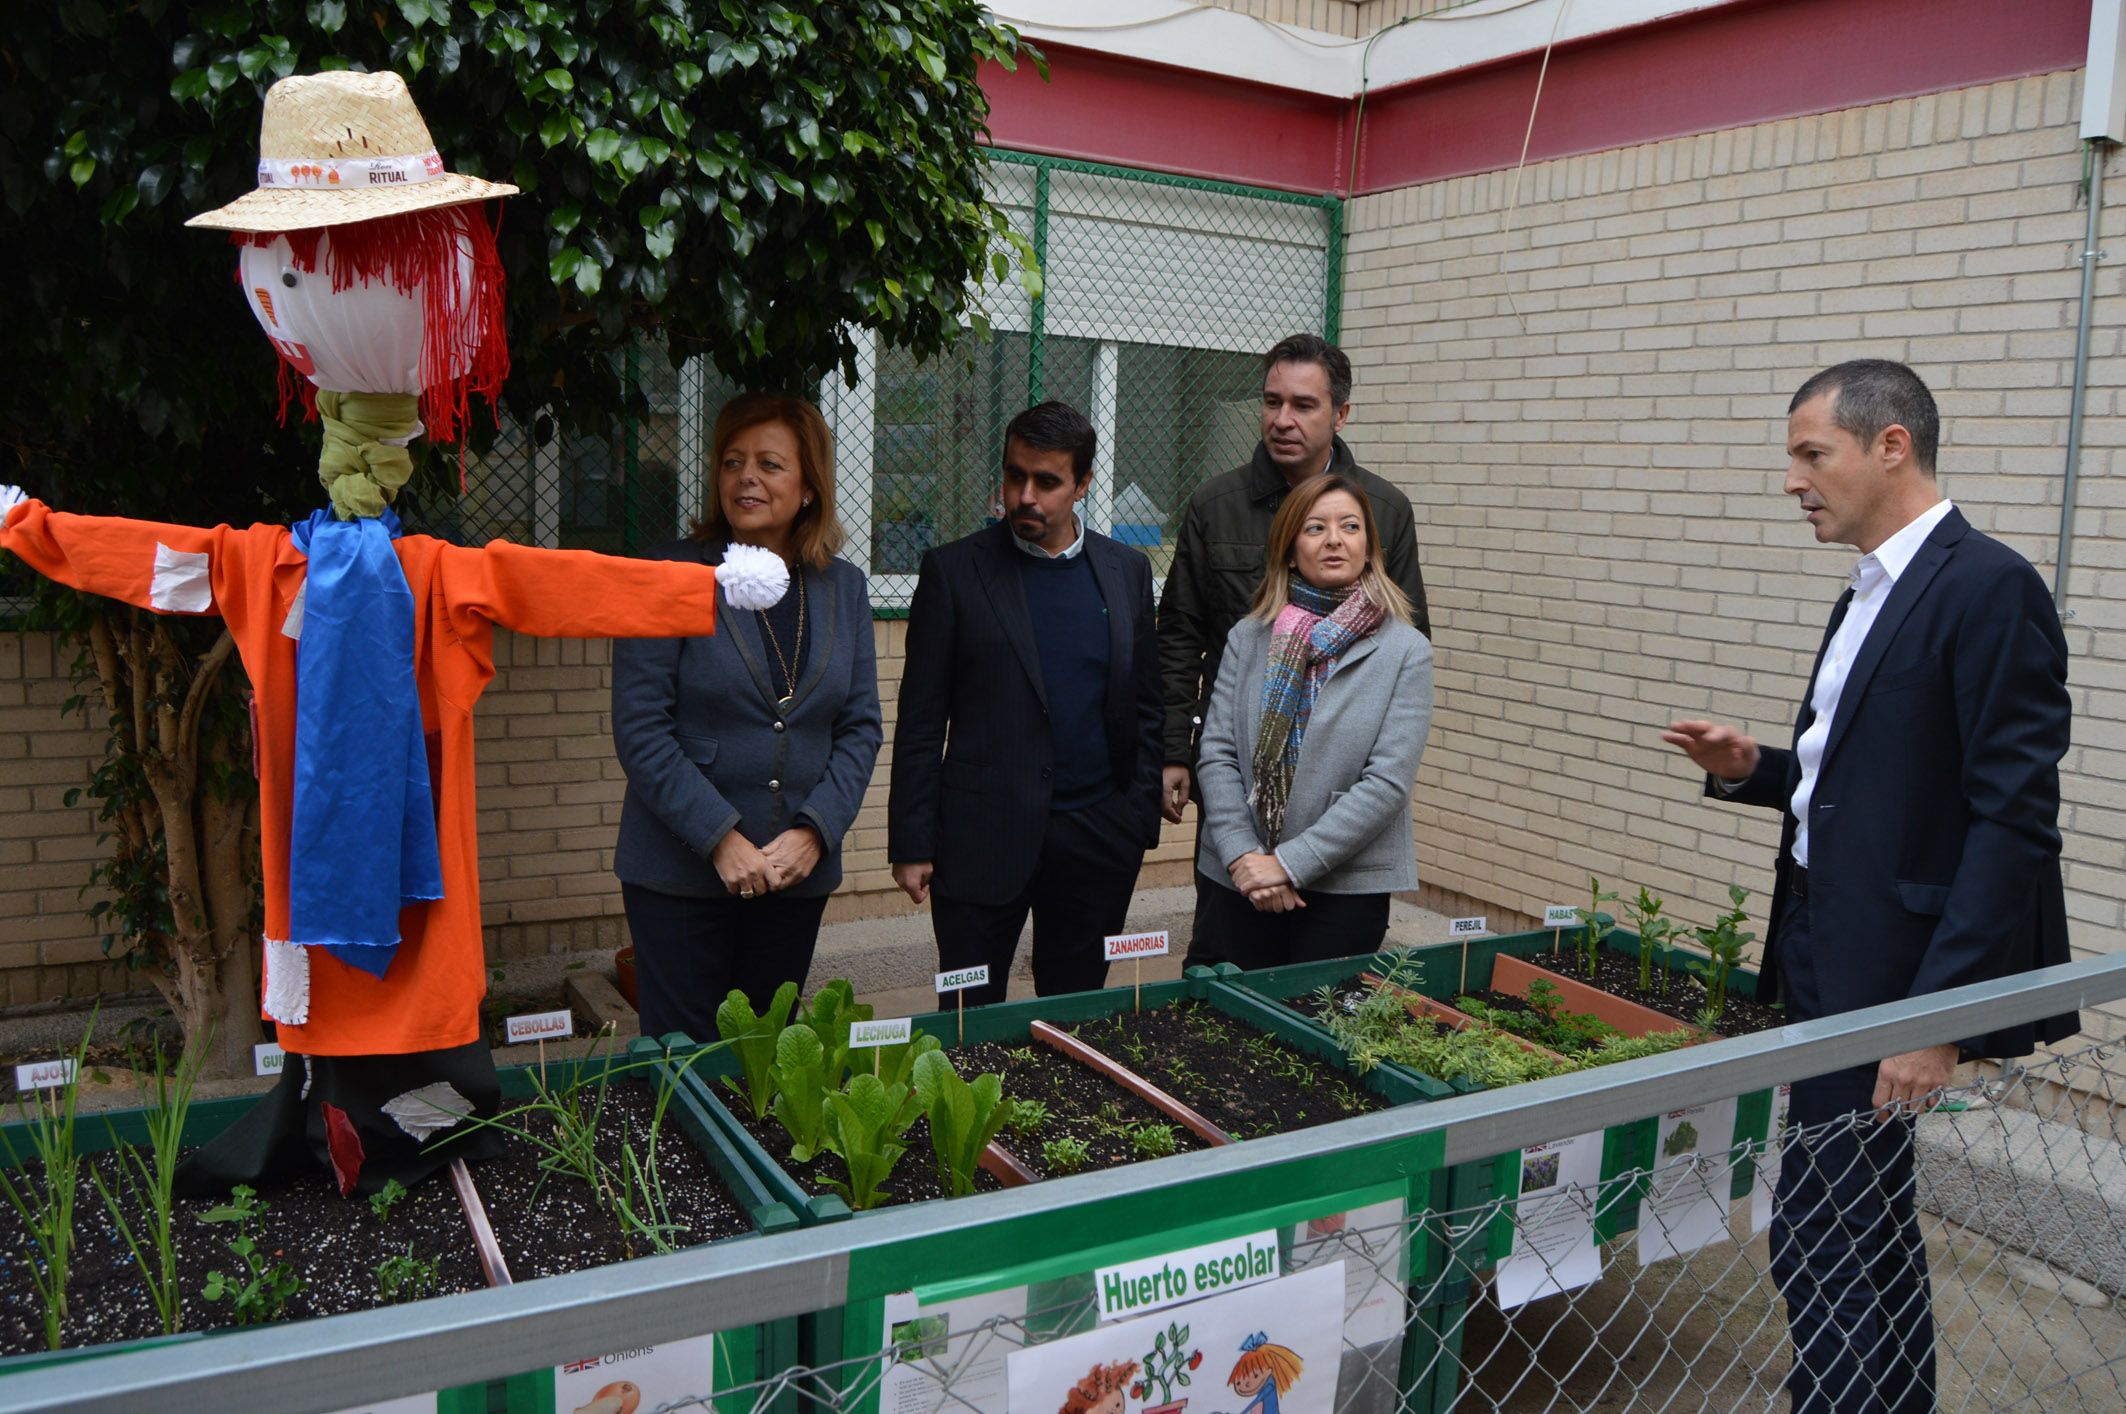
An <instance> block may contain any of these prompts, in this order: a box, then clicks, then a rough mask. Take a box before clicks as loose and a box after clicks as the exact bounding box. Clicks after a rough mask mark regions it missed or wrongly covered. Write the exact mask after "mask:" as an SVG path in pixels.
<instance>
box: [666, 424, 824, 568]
mask: <svg viewBox="0 0 2126 1414" xmlns="http://www.w3.org/2000/svg"><path fill="white" fill-rule="evenodd" d="M768 422H779V423H781V424H782V425H783V426H785V427H787V428H789V429H790V435H791V436H793V437H795V438H796V439H797V469H798V474H799V475H800V476H801V477H802V478H803V480H804V483H805V490H806V491H808V492H810V493H811V496H812V504H811V505H809V506H799V507H798V510H797V519H796V521H795V522H793V523H792V524H791V527H790V548H791V550H792V551H793V552H794V553H795V554H796V556H797V559H798V560H799V561H800V562H801V563H803V564H808V565H810V566H812V567H813V568H814V569H825V568H826V565H827V561H829V560H831V559H833V558H834V556H835V555H836V554H837V553H838V552H839V551H840V550H841V548H842V523H841V521H840V520H838V519H836V517H835V514H834V434H833V433H831V432H829V431H828V430H827V419H826V418H824V417H821V416H820V414H819V409H818V408H816V407H814V406H812V404H811V403H810V402H808V401H806V400H805V399H803V398H799V397H793V396H791V395H790V394H788V393H740V394H739V395H738V396H737V397H735V398H733V399H731V401H729V402H727V403H725V404H724V405H723V411H721V412H719V413H717V414H716V430H715V431H714V432H712V433H711V434H710V436H709V495H708V496H707V498H706V500H707V502H708V505H707V509H706V512H705V513H704V514H703V515H702V517H701V518H700V519H699V520H697V521H695V522H694V538H695V539H696V540H729V539H730V538H731V527H730V525H729V524H728V523H727V522H726V521H725V520H724V518H723V496H722V494H721V492H719V491H718V489H717V479H718V478H719V477H720V476H721V474H722V470H723V454H724V453H725V452H726V451H729V450H730V447H731V443H732V442H733V441H734V440H736V439H737V437H738V434H739V433H741V432H744V431H746V430H748V429H749V428H754V427H759V426H760V425H762V424H763V423H768Z"/></svg>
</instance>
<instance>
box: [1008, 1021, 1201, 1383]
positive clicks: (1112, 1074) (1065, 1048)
mask: <svg viewBox="0 0 2126 1414" xmlns="http://www.w3.org/2000/svg"><path fill="white" fill-rule="evenodd" d="M1032 1031H1033V1035H1034V1039H1035V1040H1037V1041H1040V1042H1042V1043H1043V1044H1045V1045H1048V1046H1051V1047H1053V1048H1055V1049H1056V1050H1059V1051H1061V1052H1062V1053H1063V1054H1064V1055H1066V1056H1069V1057H1070V1058H1071V1059H1072V1060H1074V1061H1076V1062H1078V1064H1080V1065H1083V1066H1089V1067H1091V1068H1092V1069H1093V1070H1095V1071H1097V1072H1099V1073H1100V1074H1101V1075H1104V1076H1106V1077H1107V1078H1108V1079H1109V1080H1112V1081H1114V1082H1115V1084H1117V1085H1120V1086H1121V1087H1122V1088H1123V1089H1125V1090H1127V1091H1129V1092H1130V1093H1131V1094H1133V1095H1135V1096H1136V1097H1137V1098H1139V1099H1141V1100H1143V1101H1144V1102H1145V1103H1146V1104H1148V1105H1150V1106H1151V1107H1152V1108H1153V1109H1155V1110H1158V1111H1159V1112H1160V1113H1162V1114H1164V1115H1166V1116H1168V1117H1169V1118H1171V1119H1172V1120H1173V1121H1174V1122H1175V1123H1177V1124H1179V1125H1181V1126H1183V1127H1184V1128H1186V1129H1187V1130H1188V1131H1189V1133H1191V1134H1193V1135H1195V1136H1196V1137H1197V1138H1198V1139H1201V1140H1202V1141H1203V1142H1204V1143H1206V1144H1211V1145H1218V1144H1230V1143H1232V1142H1233V1136H1232V1135H1230V1134H1228V1133H1226V1132H1225V1131H1224V1130H1222V1129H1220V1128H1219V1127H1218V1126H1217V1125H1215V1124H1212V1123H1211V1122H1210V1121H1209V1120H1207V1119H1205V1118H1204V1117H1203V1116H1202V1115H1200V1114H1198V1113H1196V1112H1195V1111H1194V1110H1192V1109H1190V1108H1189V1107H1188V1106H1187V1105H1184V1104H1182V1103H1181V1101H1179V1100H1177V1099H1175V1098H1174V1097H1173V1096H1172V1095H1169V1094H1167V1093H1166V1091H1164V1090H1161V1089H1160V1088H1159V1087H1158V1086H1156V1085H1154V1084H1152V1083H1151V1082H1150V1081H1149V1080H1146V1079H1145V1078H1144V1077H1143V1076H1141V1075H1139V1074H1137V1072H1135V1071H1133V1070H1131V1069H1129V1068H1128V1067H1127V1066H1124V1065H1120V1064H1118V1063H1116V1062H1115V1061H1113V1060H1110V1059H1109V1058H1108V1057H1107V1056H1105V1055H1103V1054H1101V1053H1100V1052H1099V1051H1096V1050H1094V1049H1093V1048H1092V1047H1091V1046H1088V1045H1086V1044H1085V1043H1084V1042H1083V1041H1080V1040H1079V1039H1078V1038H1077V1037H1075V1036H1073V1035H1071V1034H1070V1033H1069V1032H1068V1031H1064V1030H1062V1029H1061V1028H1059V1027H1055V1026H1051V1025H1049V1024H1048V1023H1047V1022H1045V1021H1036V1022H1034V1023H1033V1026H1032ZM1183 1402H1184V1403H1186V1401H1183ZM1145 1414H1152V1411H1150V1410H1146V1411H1145Z"/></svg>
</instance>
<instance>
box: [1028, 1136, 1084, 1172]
mask: <svg viewBox="0 0 2126 1414" xmlns="http://www.w3.org/2000/svg"><path fill="white" fill-rule="evenodd" d="M1092 1161H1093V1156H1092V1151H1091V1150H1090V1149H1088V1148H1086V1147H1085V1141H1084V1140H1083V1139H1080V1138H1078V1137H1077V1136H1076V1135H1074V1134H1066V1135H1064V1136H1063V1137H1062V1138H1060V1139H1051V1140H1049V1141H1048V1142H1047V1143H1046V1144H1043V1145H1042V1146H1041V1167H1042V1168H1044V1169H1047V1170H1048V1171H1049V1172H1050V1173H1052V1174H1055V1175H1056V1176H1057V1177H1061V1176H1063V1175H1064V1174H1072V1173H1078V1172H1080V1171H1081V1170H1083V1169H1084V1167H1085V1166H1086V1165H1087V1164H1089V1163H1091V1162H1092Z"/></svg>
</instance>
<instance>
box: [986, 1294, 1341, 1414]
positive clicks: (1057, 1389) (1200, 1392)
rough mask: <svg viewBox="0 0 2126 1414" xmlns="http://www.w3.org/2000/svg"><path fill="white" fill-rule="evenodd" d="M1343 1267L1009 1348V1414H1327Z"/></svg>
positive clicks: (1332, 1399) (1336, 1363)
mask: <svg viewBox="0 0 2126 1414" xmlns="http://www.w3.org/2000/svg"><path fill="white" fill-rule="evenodd" d="M1344 1281H1345V1273H1344V1264H1343V1263H1342V1262H1330V1263H1327V1264H1325V1265H1322V1266H1316V1267H1310V1268H1308V1269H1307V1270H1306V1271H1303V1272H1300V1273H1299V1274H1298V1275H1296V1276H1288V1277H1280V1278H1278V1279H1277V1280H1275V1281H1266V1282H1262V1283H1260V1284H1258V1285H1255V1286H1248V1287H1242V1288H1240V1289H1238V1290H1234V1291H1230V1292H1226V1293H1223V1294H1221V1295H1217V1296H1209V1297H1205V1298H1204V1299H1202V1300H1200V1301H1192V1302H1189V1303H1188V1304H1186V1305H1181V1306H1173V1307H1169V1308H1167V1309H1166V1310H1163V1311H1155V1312H1153V1313H1152V1314H1150V1315H1148V1316H1141V1317H1139V1318H1137V1319H1135V1320H1127V1321H1117V1322H1115V1323H1114V1324H1112V1325H1106V1326H1101V1327H1099V1328H1097V1329H1095V1330H1092V1331H1089V1332H1087V1333H1086V1334H1084V1335H1078V1336H1072V1337H1070V1338H1069V1339H1067V1340H1057V1341H1051V1342H1049V1343H1047V1344H1045V1345H1034V1346H1028V1347H1026V1348H1025V1349H1023V1350H1016V1351H1013V1352H1012V1354H1011V1358H1010V1360H1009V1362H1008V1363H1009V1370H1008V1380H1009V1386H1010V1404H1009V1410H1010V1414H1051V1411H1053V1412H1054V1414H1333V1411H1334V1410H1335V1408H1336V1382H1337V1373H1338V1369H1339V1367H1340V1365H1341V1363H1342V1360H1343V1345H1344V1330H1343V1324H1344V1323H1343V1310H1344Z"/></svg>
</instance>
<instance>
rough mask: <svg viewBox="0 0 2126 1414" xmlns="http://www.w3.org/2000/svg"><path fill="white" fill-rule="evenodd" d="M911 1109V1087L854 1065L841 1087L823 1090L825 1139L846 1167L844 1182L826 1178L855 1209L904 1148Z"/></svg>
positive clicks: (872, 1197)
mask: <svg viewBox="0 0 2126 1414" xmlns="http://www.w3.org/2000/svg"><path fill="white" fill-rule="evenodd" d="M938 1059H940V1060H943V1059H944V1057H942V1056H940V1057H938ZM917 1113H918V1109H917V1103H916V1098H915V1092H914V1091H912V1090H911V1089H909V1087H908V1086H906V1085H901V1084H892V1085H889V1084H887V1083H886V1082H885V1081H882V1080H880V1079H879V1078H878V1077H877V1076H875V1075H873V1074H871V1073H870V1072H869V1071H862V1070H860V1071H858V1072H857V1073H856V1074H854V1075H852V1076H850V1077H849V1085H848V1088H847V1089H846V1090H838V1091H836V1092H835V1093H833V1094H831V1095H829V1096H827V1099H826V1114H825V1127H826V1137H827V1142H828V1144H829V1146H830V1147H831V1148H832V1149H833V1151H834V1152H835V1153H836V1154H838V1155H839V1156H840V1157H841V1161H842V1165H843V1167H844V1168H846V1169H847V1170H848V1173H849V1181H848V1182H847V1183H843V1182H840V1181H839V1180H836V1179H832V1178H830V1179H828V1180H827V1183H828V1184H829V1186H831V1187H832V1188H833V1189H834V1191H835V1192H836V1193H839V1194H840V1195H841V1196H842V1199H843V1201H844V1202H846V1203H848V1205H849V1206H850V1207H851V1208H852V1209H854V1210H855V1211H857V1212H862V1211H863V1210H865V1209H866V1208H871V1207H875V1206H876V1205H877V1203H878V1200H879V1192H880V1189H881V1187H882V1186H883V1185H884V1183H885V1182H886V1179H887V1178H888V1177H890V1176H891V1175H892V1173H893V1165H894V1163H895V1162H896V1161H897V1160H898V1159H899V1158H900V1156H901V1155H902V1154H903V1153H904V1152H906V1151H907V1148H908V1146H907V1145H906V1144H904V1143H902V1142H901V1140H902V1138H903V1136H905V1135H906V1134H907V1133H908V1126H909V1125H911V1124H914V1123H915V1117H916V1115H917ZM932 1129H933V1132H934V1131H935V1125H933V1126H932ZM969 1191H970V1192H971V1191H972V1187H971V1185H970V1188H969Z"/></svg>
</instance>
